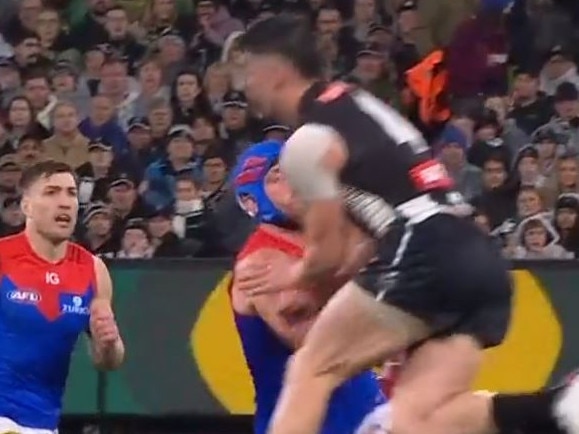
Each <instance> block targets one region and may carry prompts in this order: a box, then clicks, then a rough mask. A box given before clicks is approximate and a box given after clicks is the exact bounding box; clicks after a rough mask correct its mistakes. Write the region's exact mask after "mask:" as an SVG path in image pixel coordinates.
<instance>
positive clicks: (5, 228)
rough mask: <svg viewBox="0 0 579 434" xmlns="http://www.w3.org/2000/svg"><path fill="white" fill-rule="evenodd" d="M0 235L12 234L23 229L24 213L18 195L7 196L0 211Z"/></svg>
mask: <svg viewBox="0 0 579 434" xmlns="http://www.w3.org/2000/svg"><path fill="white" fill-rule="evenodd" d="M0 219H1V220H0V237H5V236H7V235H13V234H16V233H18V232H20V231H21V230H22V229H24V220H25V217H24V214H23V213H22V209H21V208H20V198H19V197H7V198H5V199H4V202H3V203H2V208H1V211H0Z"/></svg>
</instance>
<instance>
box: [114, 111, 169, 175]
mask: <svg viewBox="0 0 579 434" xmlns="http://www.w3.org/2000/svg"><path fill="white" fill-rule="evenodd" d="M127 138H128V141H129V147H128V150H127V152H124V153H122V154H120V153H118V152H117V153H116V158H117V161H118V162H119V165H120V166H122V167H124V168H126V169H127V170H129V171H131V172H132V173H133V174H135V175H136V177H137V179H138V181H139V182H140V181H142V179H143V175H144V173H145V169H146V168H147V167H148V166H149V165H150V164H151V163H153V162H154V161H156V160H158V159H160V158H161V157H162V156H163V153H164V149H159V148H158V147H155V146H153V136H152V135H151V125H150V124H149V120H148V119H147V118H145V117H142V118H141V117H135V118H132V119H131V120H130V121H129V128H128V130H127Z"/></svg>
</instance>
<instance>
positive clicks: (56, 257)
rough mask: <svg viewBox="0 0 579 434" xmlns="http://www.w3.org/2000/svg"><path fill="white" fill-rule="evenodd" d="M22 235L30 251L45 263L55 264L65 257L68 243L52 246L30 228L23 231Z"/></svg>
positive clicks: (52, 244)
mask: <svg viewBox="0 0 579 434" xmlns="http://www.w3.org/2000/svg"><path fill="white" fill-rule="evenodd" d="M24 234H25V235H26V238H27V239H28V244H30V248H31V249H32V251H33V252H34V253H35V254H36V255H37V256H38V257H40V258H41V259H44V260H45V261H47V262H51V263H57V262H59V261H61V260H62V259H63V258H64V257H65V255H66V248H67V246H68V241H63V242H61V243H58V244H54V243H52V242H51V241H50V240H47V239H46V238H45V237H43V236H42V235H40V234H39V233H38V232H37V231H35V230H33V229H31V228H30V227H27V228H26V229H24Z"/></svg>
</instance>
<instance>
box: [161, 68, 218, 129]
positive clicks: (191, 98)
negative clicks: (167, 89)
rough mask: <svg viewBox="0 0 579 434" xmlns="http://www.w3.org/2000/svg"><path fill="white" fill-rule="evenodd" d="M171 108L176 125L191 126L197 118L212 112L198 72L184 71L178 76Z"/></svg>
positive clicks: (172, 92)
mask: <svg viewBox="0 0 579 434" xmlns="http://www.w3.org/2000/svg"><path fill="white" fill-rule="evenodd" d="M171 106H172V108H173V122H174V123H176V124H186V125H191V124H192V123H193V120H194V119H195V118H196V117H197V116H199V115H207V114H209V113H211V112H212V110H211V106H210V104H209V101H208V100H207V97H206V95H205V92H204V91H203V82H202V80H201V76H200V75H199V74H198V73H197V72H195V71H193V70H183V71H180V72H179V73H178V74H177V75H176V77H175V81H174V85H173V86H172V88H171Z"/></svg>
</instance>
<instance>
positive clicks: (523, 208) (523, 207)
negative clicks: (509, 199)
mask: <svg viewBox="0 0 579 434" xmlns="http://www.w3.org/2000/svg"><path fill="white" fill-rule="evenodd" d="M543 211H545V206H544V203H543V198H542V197H541V193H540V192H539V190H538V189H536V188H535V187H533V186H524V187H521V188H520V190H519V193H518V195H517V216H516V217H517V219H519V220H523V219H525V218H527V217H530V216H533V215H535V214H539V213H541V212H543Z"/></svg>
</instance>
